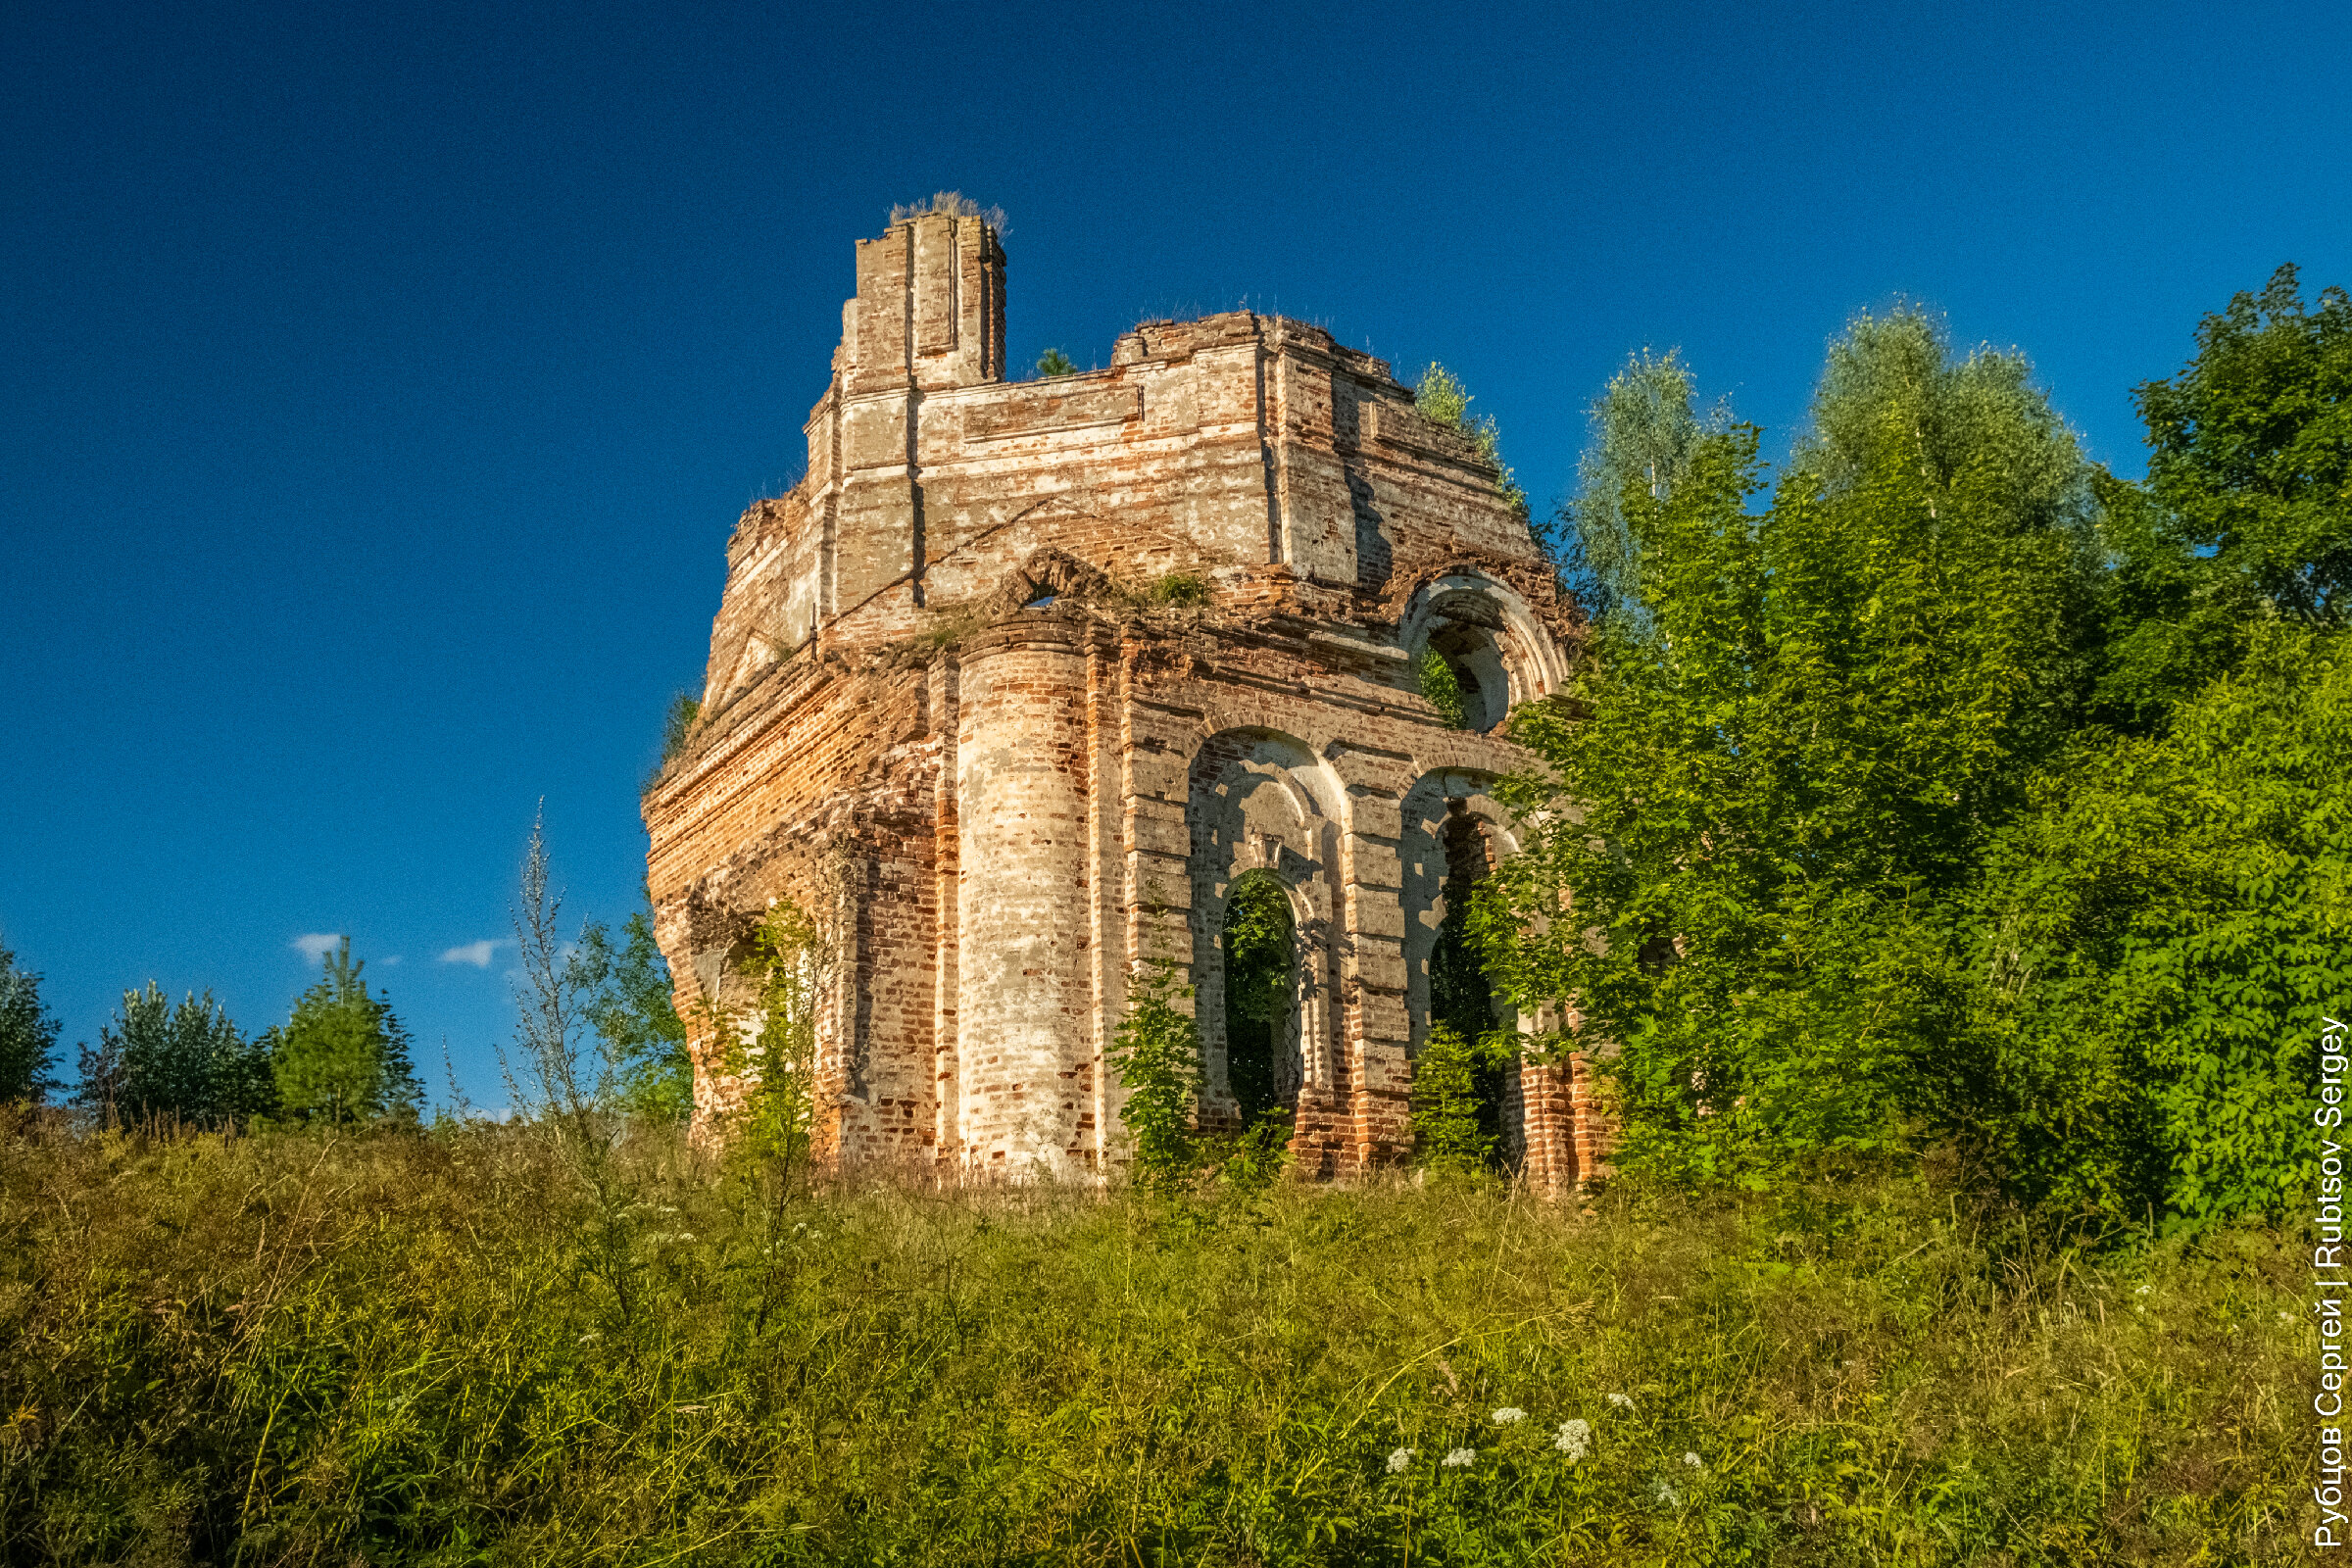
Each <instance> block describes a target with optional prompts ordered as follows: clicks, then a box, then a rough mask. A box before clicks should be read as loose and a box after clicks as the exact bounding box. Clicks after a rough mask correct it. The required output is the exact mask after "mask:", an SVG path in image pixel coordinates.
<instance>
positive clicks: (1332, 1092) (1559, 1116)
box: [645, 214, 1601, 1190]
mask: <svg viewBox="0 0 2352 1568" xmlns="http://www.w3.org/2000/svg"><path fill="white" fill-rule="evenodd" d="M806 430H807V433H808V442H809V463H808V470H807V473H806V476H805V477H803V478H802V479H801V481H800V482H799V483H798V484H796V485H794V486H793V488H792V490H791V491H790V493H788V494H786V495H784V496H782V497H780V498H778V499H775V500H772V501H762V502H760V503H759V504H757V505H755V506H753V507H752V508H751V509H750V510H749V511H748V512H746V513H745V514H744V515H743V518H742V520H741V522H740V523H738V524H737V526H736V529H735V533H734V536H733V538H732V539H731V540H730V541H729V543H728V546H727V582H726V590H725V594H724V597H723V598H722V600H721V602H720V606H719V611H718V615H717V618H716V621H715V622H714V624H713V626H712V630H711V660H710V666H709V676H708V682H707V684H706V686H705V688H704V693H703V698H702V705H701V709H700V713H699V716H698V718H697V720H696V722H695V725H694V727H693V729H692V730H691V732H690V734H689V736H688V739H687V743H686V744H685V746H684V747H683V749H682V751H680V752H679V753H678V754H677V755H676V756H674V757H673V758H672V759H671V760H670V761H669V762H668V763H667V764H666V765H665V766H664V768H663V770H662V773H661V774H660V775H659V777H658V778H657V779H656V780H655V782H654V783H653V785H652V786H651V787H650V788H649V790H648V792H647V794H646V797H645V820H646V825H647V828H648V829H649V831H650V833H651V835H652V841H653V845H652V851H651V855H650V859H649V885H650V889H651V893H652V896H653V900H654V905H655V910H656V933H657V936H658V939H659V941H660V943H661V946H662V951H663V953H664V954H665V955H666V956H667V957H668V959H669V963H670V968H671V972H672V973H673V974H674V975H676V976H678V977H679V1000H680V1003H681V1005H682V1007H690V1006H691V1005H692V1004H693V1002H694V1000H695V998H696V997H697V996H698V995H702V996H717V995H723V994H724V993H725V990H726V988H727V987H729V986H739V985H741V984H742V982H741V980H740V979H739V978H737V977H736V976H737V970H736V963H737V962H738V961H739V960H740V959H741V958H742V957H743V956H745V954H746V952H747V948H746V942H747V936H748V933H749V931H750V929H751V926H752V924H753V922H754V921H755V920H756V919H757V917H758V915H759V914H760V911H761V910H762V909H763V908H765V907H766V906H767V905H768V903H769V901H770V900H771V899H778V898H789V899H792V900H794V901H795V902H796V903H798V904H799V905H800V906H801V907H803V908H805V909H808V910H810V911H813V912H814V913H815V915H816V916H817V918H818V920H819V921H820V923H821V925H822V928H823V930H824V932H825V934H826V939H827V946H828V949H829V952H830V956H831V957H830V962H829V963H828V965H827V968H826V971H825V972H826V976H827V978H826V981H825V989H824V994H823V998H822V1003H821V1006H820V1011H819V1039H820V1046H819V1057H818V1066H819V1079H820V1085H821V1092H820V1094H819V1095H818V1097H817V1099H818V1120H819V1131H818V1138H819V1144H820V1148H821V1152H823V1153H824V1154H825V1155H826V1156H828V1157H830V1158H833V1159H837V1160H843V1161H853V1160H855V1161H876V1160H881V1161H900V1162H913V1163H917V1164H919V1165H921V1166H923V1167H926V1168H933V1169H940V1170H943V1171H945V1172H947V1173H951V1174H954V1175H957V1176H972V1177H987V1176H1007V1177H1021V1176H1028V1175H1037V1174H1046V1173H1062V1174H1072V1175H1078V1174H1084V1173H1088V1172H1095V1173H1100V1172H1103V1171H1106V1170H1109V1169H1112V1168H1114V1167H1115V1166H1116V1165H1117V1163H1118V1162H1119V1161H1120V1159H1121V1158H1122V1157H1123V1134H1124V1129H1123V1127H1122V1125H1121V1123H1120V1121H1119V1107H1120V1084H1119V1081H1118V1078H1117V1074H1116V1073H1115V1072H1114V1071H1110V1070H1108V1069H1107V1067H1106V1062H1105V1056H1104V1053H1105V1051H1106V1049H1107V1048H1108V1047H1109V1046H1110V1045H1111V1042H1112V1035H1113V1032H1114V1031H1115V1030H1116V1028H1117V1027H1118V1024H1119V1021H1120V1019H1121V1017H1122V1016H1123V1014H1124V1012H1125V1010H1126V1007H1127V1005H1128V987H1129V981H1130V976H1131V974H1132V973H1133V971H1134V970H1135V968H1136V966H1137V965H1138V964H1139V963H1142V962H1145V961H1149V960H1153V959H1159V960H1173V961H1174V962H1176V963H1177V964H1179V965H1180V966H1181V967H1182V969H1183V970H1184V972H1185V974H1186V977H1187V983H1188V985H1189V987H1190V989H1191V992H1192V1000H1191V1002H1190V1004H1189V1005H1191V1006H1192V1007H1193V1008H1194V1012H1195V1016H1196V1018H1197V1020H1198V1022H1199V1025H1200V1033H1201V1044H1202V1054H1203V1062H1202V1065H1203V1069H1204V1088H1203V1092H1202V1100H1201V1115H1202V1117H1203V1118H1204V1119H1206V1120H1208V1121H1211V1122H1215V1121H1218V1120H1224V1121H1227V1122H1230V1121H1231V1120H1232V1119H1233V1118H1234V1116H1235V1113H1236V1106H1237V1101H1236V1089H1235V1085H1236V1083H1237V1081H1238V1073H1239V1067H1238V1065H1237V1064H1236V1063H1235V1062H1234V1061H1232V1060H1229V1050H1228V1045H1229V1043H1228V1040H1227V1029H1226V1022H1225V1008H1224V982H1225V974H1224V965H1223V951H1222V940H1221V939H1222V933H1223V930H1224V918H1225V911H1226V906H1227V901H1228V900H1229V898H1231V896H1232V894H1233V890H1234V887H1235V884H1236V882H1237V879H1239V878H1241V877H1243V876H1244V875H1245V874H1248V873H1253V872H1254V873H1260V874H1261V875H1270V876H1272V877H1273V878H1275V879H1277V880H1278V882H1279V884H1280V887H1281V889H1282V890H1283V894H1284V896H1285V897H1286V898H1287V899H1288V901H1289V904H1290V907H1291V912H1292V915H1293V926H1292V930H1293V938H1292V940H1293V942H1294V944H1295V948H1296V953H1295V963H1294V965H1293V970H1292V973H1293V976H1294V981H1293V986H1292V991H1293V999H1292V1003H1291V1005H1290V1009H1289V1017H1288V1020H1287V1022H1285V1023H1282V1024H1281V1025H1279V1026H1278V1027H1275V1028H1274V1029H1273V1030H1272V1035H1273V1040H1272V1044H1271V1046H1270V1047H1269V1048H1268V1049H1270V1050H1271V1052H1272V1054H1273V1055H1274V1057H1275V1059H1274V1060H1273V1062H1272V1063H1271V1075H1272V1076H1271V1081H1272V1082H1273V1083H1274V1085H1275V1086H1276V1093H1277V1094H1278V1096H1279V1098H1280V1100H1281V1103H1283V1104H1284V1105H1286V1106H1288V1107H1289V1108H1290V1109H1292V1110H1293V1111H1294V1112H1295V1121H1294V1126H1295V1129H1296V1131H1295V1134H1294V1139H1293V1146H1292V1147H1293V1150H1294V1152H1295V1153H1296V1154H1297V1156H1298V1159H1299V1168H1300V1169H1302V1170H1304V1171H1306V1172H1309V1173H1314V1174H1322V1175H1334V1174H1342V1173H1348V1172H1354V1171H1361V1170H1364V1169H1366V1168H1368V1167H1371V1166H1375V1165H1378V1164H1381V1163H1383V1162H1386V1161H1391V1160H1395V1159H1399V1158H1402V1157H1404V1156H1406V1155H1407V1154H1408V1153H1409V1152H1410V1149H1411V1134H1410V1131H1409V1129H1408V1126H1407V1119H1406V1118H1407V1108H1408V1097H1409V1095H1410V1091H1411V1086H1412V1079H1413V1063H1414V1058H1415V1054H1416V1053H1417V1051H1418V1050H1419V1048H1420V1045H1421V1042H1422V1040H1423V1038H1424V1036H1425V1035H1426V1033H1427V1030H1428V1028H1429V1025H1430V1012H1431V958H1432V954H1433V951H1434V950H1435V947H1436V944H1437V942H1438V939H1439V929H1440V927H1441V925H1442V924H1443V923H1444V922H1445V917H1446V908H1447V906H1448V900H1449V899H1451V900H1454V901H1457V902H1458V901H1459V900H1460V899H1461V897H1462V896H1463V894H1464V892H1465V890H1466V889H1467V888H1468V887H1469V886H1470V884H1471V883H1472V882H1474V881H1475V880H1476V878H1477V877H1478V876H1480V875H1482V874H1484V873H1485V871H1486V870H1487V869H1488V868H1489V867H1490V866H1491V865H1492V864H1494V863H1495V861H1496V860H1497V859H1499V858H1503V857H1507V856H1509V855H1510V854H1512V853H1513V851H1514V849H1515V846H1516V838H1515V824H1514V823H1513V821H1512V819H1511V817H1510V815H1509V813H1508V812H1507V811H1505V810H1504V809H1502V808H1501V807H1500V806H1499V805H1498V804H1497V803H1496V801H1495V799H1494V794H1493V785H1494V782H1495V779H1496V778H1497V777H1498V776H1499V775H1501V774H1503V773H1505V772H1507V771H1509V770H1511V769H1513V768H1514V767H1517V766H1519V765H1521V764H1522V763H1523V762H1524V761H1525V760H1527V759H1526V756H1525V754H1524V753H1521V752H1520V751H1518V750H1517V749H1516V748H1514V747H1513V746H1512V745H1511V744H1510V743H1509V742H1507V741H1505V740H1503V739H1502V738H1501V736H1500V733H1499V731H1498V728H1497V726H1498V724H1499V722H1500V720H1501V719H1502V718H1503V716H1504V715H1505V713H1506V712H1507V711H1509V709H1510V708H1511V707H1512V706H1513V705H1515V704H1519V703H1525V702H1529V701H1532V700H1536V699H1540V698H1543V697H1545V696H1546V695H1548V694H1550V693H1552V692H1554V691H1555V690H1557V688H1558V687H1559V685H1560V683H1561V681H1562V679H1563V677H1564V676H1565V674H1566V672H1567V668H1568V664H1569V662H1570V660H1571V659H1572V658H1573V657H1574V656H1575V652H1576V648H1577V640H1578V638H1579V637H1580V636H1581V635H1582V621H1581V617H1580V615H1579V613H1578V612H1577V611H1576V609H1575V607H1574V606H1573V605H1572V604H1571V603H1569V602H1567V601H1565V600H1563V599H1562V598H1561V597H1560V596H1559V595H1558V594H1557V592H1556V591H1555V587H1554V578H1553V574H1552V571H1551V569H1550V567H1549V566H1548V565H1547V564H1546V563H1545V561H1544V558H1543V557H1542V555H1541V554H1540V553H1539V551H1538V550H1537V548H1536V545H1535V543H1534V541H1533V540H1532V538H1531V537H1530V534H1529V530H1528V526H1527V523H1526V520H1525V517H1524V515H1523V514H1522V513H1521V512H1520V511H1519V510H1517V509H1515V508H1514V507H1513V506H1512V505H1511V504H1510V502H1509V501H1508V500H1507V499H1506V497H1505V496H1504V495H1503V493H1502V491H1501V489H1500V486H1499V482H1498V481H1499V476H1498V474H1497V473H1496V471H1495V467H1494V466H1493V465H1492V464H1491V463H1489V462H1488V461H1487V460H1486V459H1485V458H1484V457H1482V456H1481V454H1480V451H1479V449H1478V447H1477V445H1476V444H1475V443H1474V442H1473V441H1471V440H1469V439H1467V438H1465V437H1464V436H1463V435H1462V434H1461V433H1459V432H1458V431H1457V430H1455V429H1453V428H1451V427H1448V426H1446V425H1444V424H1441V423H1438V422H1434V421H1432V420H1431V419H1428V418H1425V417H1422V416H1421V415H1419V414H1418V413H1416V412H1415V408H1414V402H1413V396H1412V394H1411V392H1410V391H1408V390H1407V389H1406V388H1405V387H1403V386H1401V385H1400V384H1398V382H1397V380H1396V378H1395V377H1394V376H1393V375H1392V374H1391V373H1390V368H1389V367H1388V365H1387V364H1385V363H1384V362H1382V361H1380V360H1376V359H1374V358H1372V357H1371V356H1370V355H1368V354H1362V353H1358V352H1356V351H1355V350H1352V349H1348V348H1346V347H1343V346H1341V345H1340V344H1338V343H1336V342H1334V341H1333V340H1332V338H1331V336H1330V335H1329V334H1328V333H1326V332H1323V331H1320V330H1318V329H1316V328H1314V327H1311V326H1305V325H1301V324H1300V323H1299V322H1297V321H1292V320H1286V319H1282V318H1279V317H1270V316H1261V315H1257V314H1254V313H1251V312H1248V311H1236V312H1229V313H1225V314H1221V315H1216V316H1209V317H1204V318H1202V319H1199V320H1193V321H1149V322H1146V323H1144V324H1142V325H1140V326H1138V327H1136V328H1135V329H1134V330H1133V331H1131V332H1128V333H1126V334H1124V335H1123V336H1121V337H1120V338H1119V339H1118V340H1117V342H1116V344H1115V345H1114V347H1113V349H1112V351H1111V356H1110V365H1109V367H1108V368H1106V369H1100V370H1093V371H1088V372H1083V373H1077V374H1069V375H1061V376H1054V377H1050V378H1044V379H1034V380H1017V379H1010V378H1008V377H1007V374H1006V364H1005V252H1004V250H1003V248H1002V247H1001V245H1000V243H999V240H998V235H997V232H996V230H995V229H994V228H993V227H991V226H990V224H989V223H988V222H987V221H984V220H982V219H979V218H974V217H964V216H954V215H948V214H933V215H929V216H924V217H919V218H915V219H911V220H907V221H895V222H893V223H892V225H891V226H890V228H889V230H888V231H887V232H886V233H884V234H883V235H882V237H880V238H879V239H873V240H862V241H859V242H858V247H857V294H856V297H855V298H853V299H851V300H850V301H849V302H848V303H847V305H846V306H845V307H844V309H843V312H842V336H841V346H840V347H839V348H838V349H837V350H836V351H835V353H834V356H833V368H832V378H831V381H830V383H829V384H828V385H827V386H826V388H825V390H824V394H823V395H822V396H821V397H819V398H818V399H817V402H816V406H815V408H814V409H813V410H811V411H810V413H809V419H808V423H807V425H806ZM1428 650H1435V651H1436V652H1437V654H1438V655H1439V656H1440V657H1441V658H1442V659H1443V660H1444V661H1445V662H1446V664H1447V665H1448V666H1449V667H1450V669H1451V670H1452V672H1453V674H1454V676H1455V678H1456V680H1457V682H1458V684H1459V686H1460V688H1461V691H1462V696H1463V704H1462V706H1463V711H1462V713H1461V714H1459V715H1458V716H1456V717H1454V718H1452V720H1451V721H1449V718H1448V716H1447V715H1445V714H1441V713H1440V712H1439V711H1437V710H1436V709H1435V708H1433V706H1432V704H1431V703H1430V702H1429V701H1427V700H1425V699H1424V697H1423V696H1422V694H1421V693H1422V688H1421V685H1420V683H1419V681H1418V680H1417V678H1416V674H1415V671H1416V667H1417V661H1419V660H1420V659H1421V658H1422V657H1423V655H1424V653H1425V651H1428ZM1502 1021H1503V1022H1505V1023H1508V1022H1511V1021H1512V1020H1511V1019H1510V1018H1509V1017H1508V1016H1507V1015H1505V1016H1504V1017H1503V1019H1502ZM1519 1025H1520V1027H1521V1028H1523V1029H1532V1028H1536V1027H1539V1026H1540V1027H1544V1028H1551V1027H1556V1021H1555V1020H1548V1019H1544V1020H1538V1019H1527V1020H1519ZM693 1044H694V1051H695V1054H696V1065H697V1074H696V1085H695V1103H696V1118H695V1119H696V1129H697V1133H698V1135H699V1136H708V1135H709V1134H710V1132H711V1129H712V1127H713V1125H714V1122H715V1120H716V1118H718V1117H719V1116H720V1115H721V1114H723V1111H724V1109H725V1107H726V1105H727V1104H728V1103H729V1101H730V1098H731V1096H732V1095H733V1094H734V1093H735V1091H736V1086H735V1085H734V1084H733V1083H732V1082H731V1081H730V1080H728V1079H727V1078H726V1076H725V1074H724V1071H723V1069H722V1066H721V1059H720V1055H719V1054H718V1053H717V1052H716V1051H715V1050H714V1049H713V1048H712V1046H711V1042H709V1041H707V1040H699V1039H698V1040H697V1041H695V1042H694V1043H693ZM1258 1065H1259V1067H1260V1068H1262V1067H1264V1065H1265V1064H1263V1063H1260V1064H1258ZM1588 1089H1589V1082H1588V1078H1587V1074H1586V1070H1585V1067H1584V1065H1583V1062H1582V1061H1581V1059H1579V1060H1576V1061H1574V1062H1572V1063H1571V1064H1570V1065H1567V1066H1557V1067H1545V1066H1536V1065H1533V1064H1528V1065H1524V1066H1519V1067H1514V1068H1512V1069H1510V1070H1509V1071H1508V1073H1507V1074H1506V1075H1505V1079H1504V1082H1503V1085H1502V1087H1501V1089H1500V1090H1499V1092H1498V1093H1499V1100H1500V1105H1499V1117H1500V1125H1501V1127H1502V1130H1503V1132H1504V1135H1505V1146H1506V1151H1507V1153H1508V1155H1509V1157H1510V1158H1511V1160H1512V1161H1513V1163H1514V1164H1515V1165H1516V1166H1517V1167H1518V1168H1520V1169H1522V1170H1523V1171H1524V1172H1525V1173H1526V1175H1527V1176H1528V1177H1529V1179H1530V1180H1531V1181H1533V1182H1535V1183H1537V1184H1538V1185H1540V1186H1543V1187H1545V1188H1550V1189H1555V1190H1556V1189H1560V1188H1563V1187H1565V1186H1568V1185H1570V1184H1573V1183H1575V1182H1577V1181H1579V1180H1581V1179H1582V1178H1583V1177H1585V1176H1586V1175H1587V1174H1589V1173H1590V1172H1591V1171H1592V1169H1593V1160H1594V1158H1595V1157H1596V1153H1597V1152H1598V1144H1599V1135H1600V1131H1601V1129H1600V1128H1599V1126H1598V1124H1597V1114H1596V1112H1595V1110H1594V1107H1593V1104H1592V1102H1591V1097H1590V1095H1589V1093H1588Z"/></svg>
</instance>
